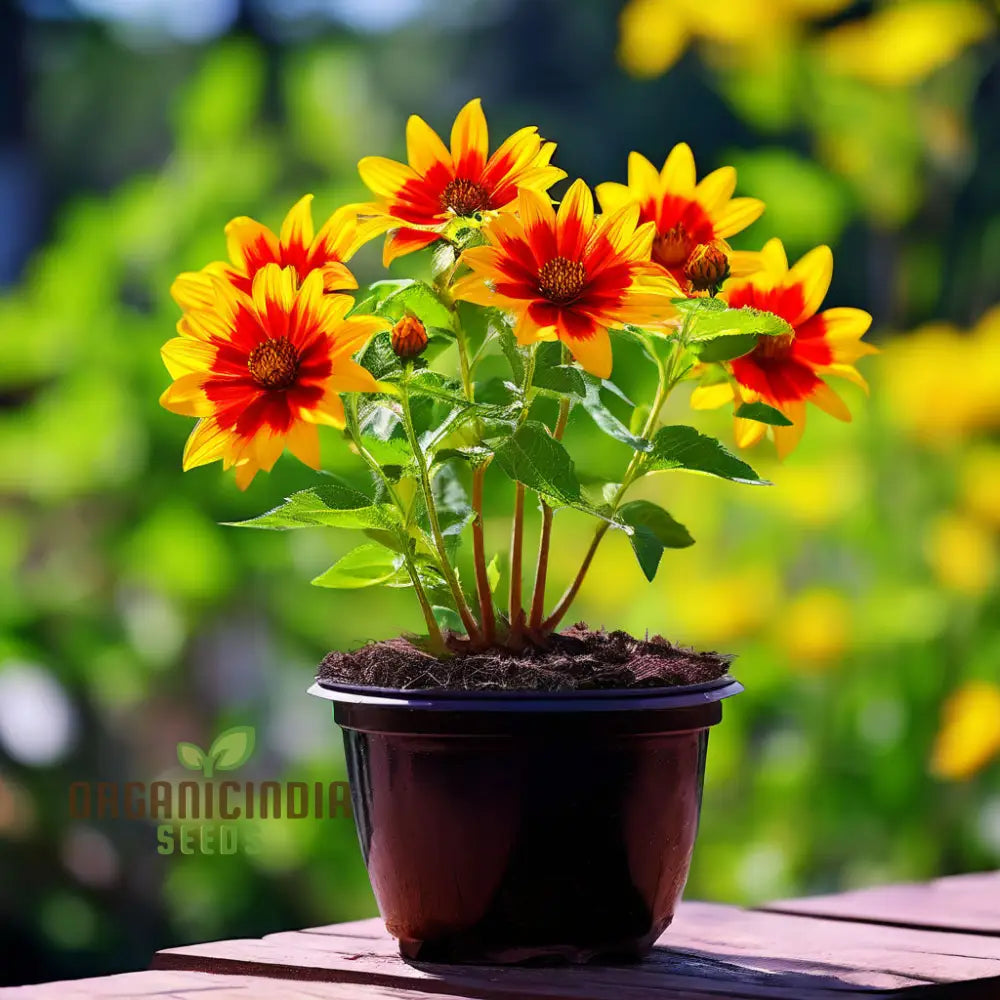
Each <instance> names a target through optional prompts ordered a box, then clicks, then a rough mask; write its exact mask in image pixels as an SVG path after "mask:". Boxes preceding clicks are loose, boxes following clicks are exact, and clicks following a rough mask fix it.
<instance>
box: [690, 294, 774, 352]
mask: <svg viewBox="0 0 1000 1000" xmlns="http://www.w3.org/2000/svg"><path fill="white" fill-rule="evenodd" d="M698 301H699V302H716V301H718V300H717V299H699V300H698ZM791 332H792V328H791V327H790V326H789V325H788V323H787V322H785V320H783V319H782V318H781V317H780V316H776V315H775V314H774V313H769V312H763V311H762V310H760V309H752V308H751V307H750V306H744V307H743V308H742V309H726V308H723V309H717V308H716V309H711V310H707V311H705V309H704V308H703V309H702V310H700V311H698V312H695V313H694V319H693V320H692V321H691V326H690V328H689V332H688V343H690V344H692V345H693V344H700V343H702V342H703V341H706V340H714V339H715V338H716V337H734V336H738V335H739V334H750V335H752V336H755V337H774V336H779V335H781V334H789V333H791Z"/></svg>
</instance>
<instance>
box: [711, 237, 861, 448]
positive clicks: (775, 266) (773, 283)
mask: <svg viewBox="0 0 1000 1000" xmlns="http://www.w3.org/2000/svg"><path fill="white" fill-rule="evenodd" d="M758 259H759V261H760V265H761V268H762V270H760V271H757V272H755V273H754V274H753V275H752V276H751V277H750V278H748V279H746V280H743V281H738V282H735V283H732V284H730V285H729V286H728V288H727V291H726V293H725V297H726V298H727V299H728V301H729V305H730V306H731V307H733V308H736V309H738V308H741V307H743V306H751V307H753V308H755V309H761V310H764V311H765V312H770V313H774V314H775V315H776V316H780V317H781V318H782V319H784V320H785V321H786V322H787V323H788V325H789V326H790V327H791V328H792V331H793V332H792V333H789V334H783V335H779V336H774V337H761V339H760V341H759V343H758V344H757V346H756V347H755V348H754V349H753V351H751V352H750V353H749V354H746V355H744V356H743V357H742V358H736V359H735V360H733V361H730V362H729V363H728V367H729V370H730V372H731V374H732V381H730V382H723V383H720V384H718V385H711V386H704V387H700V388H698V389H695V391H694V393H693V394H692V396H691V405H692V406H694V407H695V409H707V408H713V407H716V406H722V405H724V404H725V403H728V402H732V401H734V400H735V402H736V404H737V406H739V405H740V404H741V403H747V402H764V403H767V404H768V405H769V406H772V407H774V408H775V409H777V410H780V411H781V412H782V413H783V414H784V415H785V416H786V417H787V418H788V419H789V420H791V421H792V424H791V426H789V427H771V428H770V430H771V433H772V435H773V437H774V443H775V446H776V448H777V450H778V454H779V455H780V456H781V457H782V458H784V457H785V456H786V455H787V454H789V453H790V452H791V451H792V450H793V449H794V448H795V446H796V445H797V444H798V443H799V440H800V438H801V437H802V431H803V430H804V428H805V423H806V402H807V401H808V402H811V403H814V404H815V405H816V406H818V407H819V408H820V409H821V410H825V411H826V412H827V413H829V414H830V415H831V416H834V417H836V418H837V419H838V420H845V421H849V420H850V419H851V413H850V410H848V408H847V406H846V404H845V403H844V401H843V400H842V399H841V398H840V396H838V395H837V393H836V392H834V390H833V389H831V388H830V386H829V385H828V384H827V383H826V382H825V381H824V380H823V377H822V376H826V375H836V376H839V377H840V378H845V379H848V380H849V381H851V382H854V383H855V384H857V385H860V386H861V387H862V388H863V389H865V390H866V391H867V389H868V385H867V383H866V382H865V380H864V378H863V377H862V376H861V374H860V373H859V372H858V370H857V369H856V368H855V367H854V362H855V361H857V360H858V358H861V357H864V355H866V354H874V353H876V350H877V349H876V348H874V347H872V346H871V344H866V343H863V342H862V340H861V338H862V337H863V336H864V335H865V332H866V331H867V330H868V327H869V326H870V325H871V321H872V318H871V316H870V315H869V314H868V313H866V312H864V311H863V310H861V309H852V308H847V307H841V308H836V309H825V310H824V311H823V312H817V310H818V309H819V307H820V305H821V304H822V302H823V299H824V297H825V296H826V292H827V289H828V288H829V287H830V278H831V277H832V275H833V254H832V253H831V252H830V248H829V247H826V246H819V247H816V248H815V249H814V250H810V251H809V253H807V254H806V255H805V256H804V257H802V259H801V260H799V261H798V263H797V264H795V266H794V267H791V268H789V266H788V258H787V257H786V256H785V248H784V247H783V246H782V243H781V240H777V239H774V240H770V241H768V243H766V244H765V246H764V249H763V250H762V251H761V252H760V254H759V255H758ZM767 430H768V427H767V425H766V424H762V423H759V422H758V421H756V420H747V419H744V418H742V417H737V418H736V443H737V444H738V445H739V446H740V447H741V448H747V447H750V446H751V445H753V444H756V443H757V442H758V441H759V440H760V439H761V438H762V437H763V436H764V434H765V433H766V432H767Z"/></svg>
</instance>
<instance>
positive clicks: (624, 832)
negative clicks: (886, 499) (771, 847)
mask: <svg viewBox="0 0 1000 1000" xmlns="http://www.w3.org/2000/svg"><path fill="white" fill-rule="evenodd" d="M742 690H743V688H742V686H741V685H740V684H739V682H738V681H735V680H733V679H732V678H731V677H724V678H721V679H720V680H718V681H715V682H712V683H710V684H699V685H692V686H688V687H674V688H657V689H648V688H647V689H636V690H615V691H574V692H565V693H560V692H555V693H536V692H509V693H508V692H500V693H493V692H489V693H472V692H461V691H455V692H446V691H391V690H381V689H375V688H350V687H347V686H340V685H330V684H326V683H323V684H315V685H314V686H313V687H312V688H311V689H310V693H311V694H315V695H318V696H319V697H322V698H327V699H329V700H331V701H333V702H334V706H333V715H334V719H335V720H336V722H337V723H338V724H339V725H340V726H342V727H343V730H344V745H345V748H346V753H347V764H348V773H349V777H350V782H351V794H352V799H353V804H354V816H355V822H356V824H357V828H358V836H359V838H360V841H361V850H362V852H363V853H364V858H365V863H366V865H367V866H368V874H369V877H370V879H371V884H372V889H373V890H374V892H375V898H376V899H377V901H378V905H379V909H380V911H381V913H382V917H383V919H384V920H385V923H386V927H387V928H388V930H389V932H390V933H391V934H393V935H394V936H395V937H396V938H398V939H399V948H400V952H401V953H402V954H403V955H404V956H406V957H408V958H414V959H416V958H419V959H420V960H425V961H445V962H448V961H450V962H503V963H512V962H523V961H528V960H532V959H543V958H549V959H553V958H560V959H565V960H568V961H572V962H586V961H590V960H592V959H595V958H598V957H603V958H616V959H619V958H637V957H640V956H642V955H643V954H645V953H646V952H647V951H648V950H649V948H650V947H651V946H652V944H653V942H654V941H655V940H656V939H657V937H659V935H660V934H661V933H662V932H663V930H664V929H665V928H666V927H667V925H668V924H669V923H670V921H671V919H672V917H673V913H674V908H675V906H676V904H677V902H678V900H679V899H680V896H681V892H682V890H683V888H684V883H685V881H686V879H687V874H688V867H689V865H690V862H691V853H692V850H693V848H694V841H695V834H696V832H697V826H698V815H699V812H700V809H701V791H702V782H703V779H704V774H705V752H706V748H707V744H708V727H709V726H712V725H715V723H717V722H719V720H720V719H721V718H722V705H721V704H720V702H721V700H722V699H723V698H728V697H730V696H731V695H734V694H737V693H738V692H739V691H742Z"/></svg>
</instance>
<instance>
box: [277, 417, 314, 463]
mask: <svg viewBox="0 0 1000 1000" xmlns="http://www.w3.org/2000/svg"><path fill="white" fill-rule="evenodd" d="M285 445H286V446H287V448H288V450H289V451H290V452H291V453H292V454H293V455H294V456H295V457H296V458H297V459H298V460H299V461H300V462H302V463H304V464H305V465H308V466H309V468H310V469H318V468H319V431H318V430H317V428H316V425H315V424H311V423H306V422H305V421H302V420H296V421H295V423H293V424H292V426H291V427H290V428H289V429H288V435H287V437H286V438H285Z"/></svg>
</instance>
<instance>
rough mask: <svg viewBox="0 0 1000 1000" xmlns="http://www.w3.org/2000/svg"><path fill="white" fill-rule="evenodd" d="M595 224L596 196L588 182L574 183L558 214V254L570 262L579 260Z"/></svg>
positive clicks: (564, 197) (565, 196)
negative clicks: (591, 191)
mask: <svg viewBox="0 0 1000 1000" xmlns="http://www.w3.org/2000/svg"><path fill="white" fill-rule="evenodd" d="M593 224H594V196H593V195H592V194H591V193H590V188H589V187H587V183H586V181H582V180H577V181H574V182H573V183H572V184H571V185H570V188H569V190H568V191H567V192H566V194H565V195H564V196H563V200H562V201H561V202H560V204H559V211H558V213H557V214H556V226H557V227H558V236H557V243H556V245H557V248H558V252H559V253H560V254H562V256H563V257H567V258H569V259H570V260H578V259H579V258H580V256H581V255H582V254H583V250H584V247H585V246H586V243H587V237H588V236H590V230H591V228H592V227H593Z"/></svg>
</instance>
